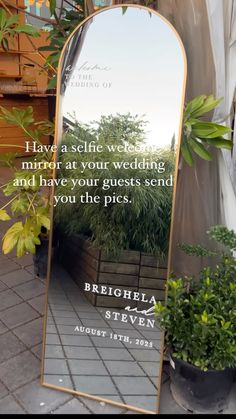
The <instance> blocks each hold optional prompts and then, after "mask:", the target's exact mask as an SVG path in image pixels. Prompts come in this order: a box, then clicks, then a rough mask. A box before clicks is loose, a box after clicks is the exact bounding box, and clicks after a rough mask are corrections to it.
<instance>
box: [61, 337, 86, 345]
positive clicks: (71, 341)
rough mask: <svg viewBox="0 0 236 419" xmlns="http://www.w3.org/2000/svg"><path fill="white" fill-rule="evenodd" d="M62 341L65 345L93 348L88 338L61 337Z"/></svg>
mask: <svg viewBox="0 0 236 419" xmlns="http://www.w3.org/2000/svg"><path fill="white" fill-rule="evenodd" d="M61 341H62V344H63V345H73V346H92V342H91V340H90V339H89V337H88V336H71V335H61Z"/></svg>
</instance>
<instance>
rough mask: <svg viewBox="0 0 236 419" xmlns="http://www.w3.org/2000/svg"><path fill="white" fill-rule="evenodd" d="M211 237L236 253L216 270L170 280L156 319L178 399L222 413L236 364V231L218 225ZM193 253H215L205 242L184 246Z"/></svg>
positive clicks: (228, 255) (200, 410) (228, 254)
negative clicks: (166, 351)
mask: <svg viewBox="0 0 236 419" xmlns="http://www.w3.org/2000/svg"><path fill="white" fill-rule="evenodd" d="M209 235H210V237H211V238H213V239H215V240H216V241H218V242H219V243H221V244H222V245H223V246H227V247H228V248H229V249H230V251H229V252H225V253H224V254H223V256H221V259H220V262H219V263H218V264H217V265H216V267H215V268H209V267H207V268H204V269H202V271H201V272H200V278H199V281H198V282H197V281H196V280H195V279H193V278H187V277H186V278H177V279H173V278H171V279H170V280H169V281H168V297H167V301H166V305H164V304H162V303H157V305H156V306H155V312H156V317H157V321H158V323H159V325H160V326H161V328H163V329H164V331H165V342H166V346H167V349H168V352H169V357H170V378H171V391H172V395H173V397H174V399H175V400H176V401H177V403H178V404H180V405H181V406H182V407H184V408H185V409H186V410H190V411H192V412H194V413H219V412H221V411H222V410H223V409H224V408H225V406H226V404H227V396H228V394H229V392H230V389H231V386H232V383H233V379H234V376H235V367H236V309H235V307H236V261H235V259H234V257H233V251H235V249H236V234H235V232H233V231H229V230H228V229H227V228H226V227H223V226H215V227H213V228H211V229H210V231H209ZM182 248H183V250H184V251H185V252H187V253H188V254H191V255H193V254H195V255H198V256H209V255H211V256H213V255H217V252H210V251H208V250H207V249H206V248H204V247H203V246H200V245H197V246H191V245H184V246H182Z"/></svg>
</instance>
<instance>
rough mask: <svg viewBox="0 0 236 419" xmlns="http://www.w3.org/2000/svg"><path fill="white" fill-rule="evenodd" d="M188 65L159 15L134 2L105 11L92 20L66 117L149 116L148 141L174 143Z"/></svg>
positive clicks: (75, 70)
mask: <svg viewBox="0 0 236 419" xmlns="http://www.w3.org/2000/svg"><path fill="white" fill-rule="evenodd" d="M183 67H184V61H183V55H182V51H181V48H180V45H179V43H178V41H177V39H176V36H175V34H174V33H173V31H172V29H171V28H170V27H169V26H167V25H166V24H165V23H164V22H163V20H162V19H161V18H160V17H159V16H157V15H154V14H153V15H152V16H150V13H149V12H148V11H146V10H144V9H137V8H132V7H130V8H128V9H127V10H126V12H125V13H124V14H122V9H121V8H115V9H110V10H107V11H106V12H104V11H103V12H102V13H100V14H98V15H96V16H95V17H94V18H93V19H91V20H90V21H89V24H88V25H87V32H86V36H85V39H84V41H83V47H82V50H81V53H80V55H79V58H78V60H77V62H76V63H74V65H73V74H72V77H71V78H70V82H69V83H68V85H67V89H66V92H65V97H64V100H63V113H64V116H68V115H69V114H72V113H75V115H76V118H77V119H78V121H80V122H82V123H88V122H91V121H93V120H99V119H100V116H101V115H109V114H116V113H122V114H125V113H128V112H130V113H131V114H132V115H136V114H137V115H139V116H142V115H144V119H145V120H146V121H148V124H147V126H146V141H147V142H148V143H152V144H155V143H159V144H160V145H163V146H165V145H168V144H170V143H171V139H172V137H173V134H174V133H175V134H177V130H178V125H179V118H180V109H181V100H182V86H183V77H184V69H183ZM173 69H174V71H173Z"/></svg>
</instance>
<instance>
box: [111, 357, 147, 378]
mask: <svg viewBox="0 0 236 419" xmlns="http://www.w3.org/2000/svg"><path fill="white" fill-rule="evenodd" d="M104 362H105V365H106V367H107V369H108V371H109V372H110V375H111V376H120V375H121V376H125V375H126V376H131V377H142V376H144V375H145V373H144V372H143V370H142V369H141V368H140V367H139V366H138V364H137V362H135V361H123V360H122V361H104Z"/></svg>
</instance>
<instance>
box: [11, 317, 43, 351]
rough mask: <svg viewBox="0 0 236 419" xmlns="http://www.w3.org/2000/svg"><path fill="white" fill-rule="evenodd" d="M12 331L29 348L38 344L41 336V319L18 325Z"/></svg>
mask: <svg viewBox="0 0 236 419" xmlns="http://www.w3.org/2000/svg"><path fill="white" fill-rule="evenodd" d="M14 333H15V334H16V336H18V338H19V339H20V340H21V341H22V342H24V344H25V345H26V346H28V347H29V348H31V347H32V346H35V345H38V344H39V343H41V342H42V338H43V319H42V318H39V319H36V320H32V321H31V322H29V323H27V324H24V325H23V326H19V327H17V328H16V329H14Z"/></svg>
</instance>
